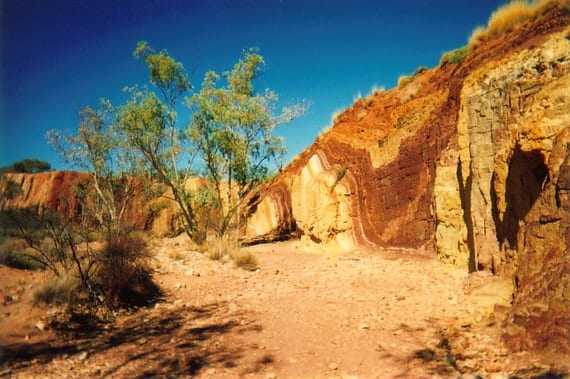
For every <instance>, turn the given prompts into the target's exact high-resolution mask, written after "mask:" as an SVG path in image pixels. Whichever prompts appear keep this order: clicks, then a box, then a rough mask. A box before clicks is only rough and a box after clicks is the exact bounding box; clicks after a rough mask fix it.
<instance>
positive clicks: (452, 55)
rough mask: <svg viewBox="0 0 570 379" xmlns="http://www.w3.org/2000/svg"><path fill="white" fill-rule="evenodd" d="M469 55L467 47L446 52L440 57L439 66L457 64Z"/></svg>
mask: <svg viewBox="0 0 570 379" xmlns="http://www.w3.org/2000/svg"><path fill="white" fill-rule="evenodd" d="M467 55H469V47H468V46H463V47H460V48H457V49H455V50H452V51H448V52H446V53H444V54H443V55H442V56H441V60H440V64H445V63H451V64H459V63H461V62H463V60H464V59H465V58H466V57H467Z"/></svg>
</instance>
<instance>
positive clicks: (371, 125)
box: [247, 2, 570, 351]
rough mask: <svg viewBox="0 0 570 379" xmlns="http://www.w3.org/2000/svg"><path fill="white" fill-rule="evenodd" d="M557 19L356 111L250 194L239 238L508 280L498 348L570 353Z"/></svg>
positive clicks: (565, 112)
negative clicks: (438, 264)
mask: <svg viewBox="0 0 570 379" xmlns="http://www.w3.org/2000/svg"><path fill="white" fill-rule="evenodd" d="M569 7H570V6H569V5H568V3H565V2H551V4H550V6H548V7H546V8H545V10H544V13H543V14H542V15H541V16H540V17H537V18H535V19H534V20H532V21H528V22H526V23H524V24H522V25H520V26H519V27H517V28H516V29H515V30H512V31H510V32H508V33H506V34H502V35H499V36H495V37H489V38H486V39H484V40H482V41H481V43H480V44H479V45H478V46H477V47H476V48H475V49H474V50H473V51H471V52H470V53H469V54H468V55H467V57H466V58H465V59H464V60H463V61H462V62H461V63H458V64H457V63H443V64H442V65H440V66H439V67H437V68H435V69H432V70H420V71H419V72H417V73H416V74H414V77H413V79H412V81H411V82H410V83H409V84H406V85H402V86H400V88H395V89H392V90H390V91H383V92H379V93H375V94H374V95H372V96H370V97H368V98H366V99H361V100H359V101H357V102H356V103H355V104H354V105H353V106H352V107H351V108H349V109H347V110H346V111H345V112H343V113H341V114H340V115H339V116H337V118H336V119H335V120H334V125H333V126H332V127H331V128H330V129H329V130H328V131H327V132H325V133H323V134H322V135H321V136H319V137H318V138H317V140H316V141H315V143H314V144H313V145H312V146H311V147H309V148H308V149H307V150H306V151H305V152H303V153H302V154H300V155H299V157H297V159H296V160H295V161H294V162H292V163H291V164H290V165H289V166H288V167H287V168H286V169H285V170H284V171H283V172H282V173H281V174H280V176H279V177H278V178H277V179H276V180H275V181H274V182H273V183H271V184H270V185H268V186H267V187H266V188H264V189H263V190H262V191H261V195H260V197H259V201H260V203H259V204H260V205H259V206H258V208H257V211H256V212H254V213H253V216H252V217H251V218H250V220H249V224H248V229H247V235H248V236H250V237H252V238H254V239H260V238H262V236H260V234H263V233H267V234H268V235H271V236H274V235H275V234H276V233H277V234H282V235H284V236H286V235H287V234H288V233H292V232H295V233H297V234H301V235H303V236H305V237H306V238H309V239H311V240H313V241H315V242H319V243H321V244H322V245H324V246H327V248H328V249H329V250H341V251H348V250H351V249H353V248H356V247H363V246H380V247H391V248H402V249H415V250H418V249H421V250H424V251H426V252H428V253H431V254H433V255H434V256H436V255H437V256H438V258H439V259H440V260H442V261H443V262H447V263H451V264H454V265H457V266H459V267H462V268H464V269H465V270H469V271H470V272H473V271H478V270H487V271H490V272H492V273H494V274H496V275H502V276H505V277H510V278H513V281H514V284H515V293H514V294H513V295H514V301H513V307H512V310H511V313H510V315H509V318H508V320H507V324H506V334H507V340H508V341H509V343H510V345H511V347H512V348H513V349H526V348H532V347H540V348H545V347H546V346H549V347H551V348H552V347H553V346H554V347H555V348H557V349H563V350H565V351H570V343H569V341H570V213H569V208H570V204H569V199H570V195H569V187H570V177H569V175H570V168H569V166H568V165H569V162H570V157H569V155H570V139H569V136H570V27H569V26H568V25H570V9H569ZM547 341H548V343H547Z"/></svg>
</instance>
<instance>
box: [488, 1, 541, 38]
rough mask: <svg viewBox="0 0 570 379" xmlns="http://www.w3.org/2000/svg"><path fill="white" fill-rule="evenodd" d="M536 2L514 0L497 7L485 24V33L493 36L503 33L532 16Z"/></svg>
mask: <svg viewBox="0 0 570 379" xmlns="http://www.w3.org/2000/svg"><path fill="white" fill-rule="evenodd" d="M538 8H539V7H538V3H533V2H528V1H522V0H515V1H511V2H510V3H507V4H505V5H503V6H502V7H500V8H499V9H497V10H496V11H495V12H493V14H491V17H490V18H489V22H488V24H487V35H488V36H489V37H495V36H499V35H502V34H505V33H507V32H509V31H511V30H513V29H514V28H516V27H517V26H518V25H520V24H522V23H523V22H525V21H527V20H529V19H530V18H532V17H533V16H534V15H535V14H536V12H537V10H538Z"/></svg>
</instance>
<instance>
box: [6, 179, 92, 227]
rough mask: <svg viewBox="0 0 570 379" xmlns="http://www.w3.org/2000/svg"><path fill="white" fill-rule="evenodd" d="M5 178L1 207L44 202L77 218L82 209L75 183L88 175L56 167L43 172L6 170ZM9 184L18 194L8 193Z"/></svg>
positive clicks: (49, 207)
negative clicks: (17, 172) (9, 172)
mask: <svg viewBox="0 0 570 379" xmlns="http://www.w3.org/2000/svg"><path fill="white" fill-rule="evenodd" d="M5 178H6V180H5V181H2V187H3V188H1V190H2V193H3V195H2V198H1V199H0V209H6V208H10V207H15V208H26V207H30V206H42V207H47V208H48V209H50V210H52V211H55V212H58V213H60V214H61V215H62V216H64V217H67V218H74V217H76V216H77V215H78V214H79V212H80V211H81V209H80V204H79V201H78V198H77V196H76V195H75V193H74V192H73V190H72V187H73V186H74V185H75V183H77V182H78V181H79V180H86V179H88V175H86V174H82V173H78V172H74V171H54V172H47V173H41V174H6V175H5ZM10 184H11V185H13V186H14V188H17V189H16V192H15V193H14V194H15V195H16V196H11V195H9V193H8V186H9V185H10Z"/></svg>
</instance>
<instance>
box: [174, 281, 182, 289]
mask: <svg viewBox="0 0 570 379" xmlns="http://www.w3.org/2000/svg"><path fill="white" fill-rule="evenodd" d="M180 287H182V283H180V282H176V283H174V288H176V289H180Z"/></svg>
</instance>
